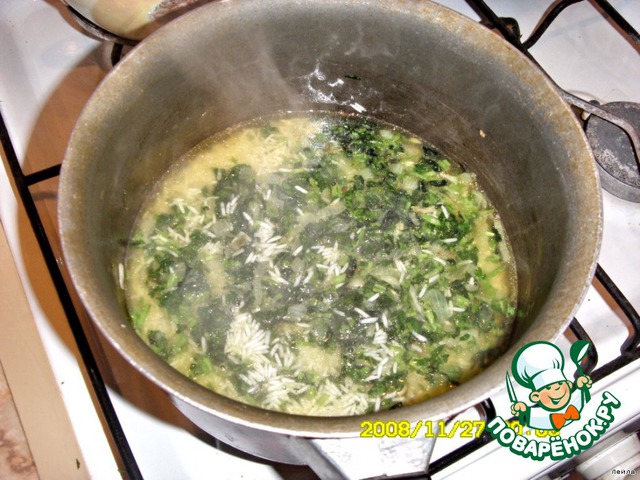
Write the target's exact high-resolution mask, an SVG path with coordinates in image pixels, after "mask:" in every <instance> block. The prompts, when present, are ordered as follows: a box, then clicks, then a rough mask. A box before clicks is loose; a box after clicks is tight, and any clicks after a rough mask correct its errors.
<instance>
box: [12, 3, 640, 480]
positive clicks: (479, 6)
mask: <svg viewBox="0 0 640 480" xmlns="http://www.w3.org/2000/svg"><path fill="white" fill-rule="evenodd" d="M580 1H583V0H564V1H560V2H557V3H555V4H554V6H553V8H551V9H550V10H549V11H548V12H547V14H546V15H545V17H544V18H543V19H542V20H541V21H540V22H539V24H538V27H537V28H536V30H535V31H534V32H533V33H532V35H531V36H530V37H529V39H527V40H525V41H524V42H522V41H521V40H520V29H519V27H518V23H517V21H516V20H514V19H512V18H509V19H507V18H501V17H499V16H498V15H496V13H495V12H494V11H493V10H492V9H491V8H490V7H489V6H488V5H487V4H486V3H485V2H484V1H483V0H467V2H468V3H469V4H470V5H471V6H472V7H473V8H474V9H475V10H476V11H477V12H478V13H479V15H480V16H481V17H482V18H483V19H484V21H483V23H484V24H485V25H486V26H488V27H489V28H492V29H495V30H497V31H498V32H500V34H501V35H502V36H504V37H505V39H506V40H508V41H509V42H510V43H512V44H513V45H514V46H515V47H516V48H518V49H519V50H520V51H522V52H523V53H524V54H525V55H527V56H528V57H529V58H531V59H532V60H533V61H534V62H535V59H533V58H532V57H531V55H530V54H529V52H528V50H529V48H531V47H532V46H533V45H534V44H535V43H536V42H537V41H538V39H539V38H540V37H541V36H542V35H543V34H544V32H545V31H546V29H547V28H548V26H549V25H550V24H551V23H552V22H553V20H554V19H555V18H556V17H557V16H558V15H560V14H561V13H562V11H563V10H564V9H565V8H567V7H569V6H570V5H572V4H575V3H578V2H580ZM595 3H596V4H597V5H598V7H599V8H600V9H602V11H604V12H605V13H606V14H607V15H608V16H609V17H610V18H611V19H612V20H613V22H614V23H615V24H616V25H617V26H618V28H619V31H621V32H622V34H623V35H626V37H628V39H629V41H630V42H633V43H635V44H636V45H640V36H639V35H638V32H636V31H635V30H634V29H633V27H632V26H631V25H630V24H629V23H628V22H627V21H626V20H625V19H624V18H623V17H622V16H621V15H620V14H619V13H618V12H617V11H616V10H615V9H613V7H612V6H611V5H610V4H609V3H608V2H606V1H605V0H595ZM121 51H122V46H121V45H116V46H115V48H114V55H113V61H114V63H116V62H117V60H118V59H119V56H120V53H121ZM565 93H566V92H565ZM565 99H567V101H569V103H571V104H572V105H574V106H576V107H578V108H580V109H582V110H583V111H585V112H587V113H589V114H592V115H596V116H598V117H601V118H605V119H606V120H608V121H612V122H613V123H615V124H617V125H620V126H621V127H622V128H623V129H625V131H627V129H629V128H630V126H629V125H627V124H625V122H620V121H619V119H618V118H616V117H615V116H612V115H611V114H610V113H609V112H607V111H606V110H603V109H601V108H600V107H598V106H596V105H592V104H590V103H589V102H587V101H585V100H582V99H579V98H577V97H574V96H573V95H570V94H568V93H566V96H565ZM621 123H622V125H621ZM627 133H628V134H629V135H630V136H633V135H634V133H635V136H636V141H635V152H636V155H638V151H639V150H640V145H639V144H638V141H637V132H634V131H633V128H632V127H631V128H630V130H629V131H627ZM0 140H1V142H2V146H3V148H4V151H5V154H6V157H7V162H8V164H9V168H10V170H11V175H12V176H13V179H14V181H15V184H16V188H17V190H18V193H19V195H20V199H21V201H22V203H23V205H24V207H25V210H26V212H27V216H28V218H29V221H30V223H31V227H32V229H33V231H34V233H35V235H36V238H37V241H38V244H39V247H40V249H41V251H42V254H43V256H44V259H45V262H46V264H47V267H48V270H49V273H50V275H51V277H52V280H53V283H54V285H55V288H56V291H57V294H58V296H59V297H60V301H61V304H62V307H63V309H64V311H65V314H66V316H67V320H68V322H69V325H70V327H71V330H72V332H73V335H74V338H75V341H76V343H77V346H78V350H79V352H80V355H81V357H82V361H83V362H84V365H85V368H86V371H87V372H88V375H89V378H90V382H91V387H92V388H93V390H94V393H95V397H96V399H97V402H98V405H99V408H100V409H101V413H102V415H103V418H104V419H105V423H106V425H107V427H108V430H109V434H110V436H111V439H112V441H113V444H114V445H115V448H116V450H117V452H116V453H117V455H118V456H119V457H120V462H121V464H122V465H123V467H124V469H125V472H126V476H127V478H131V479H140V478H142V474H141V472H140V470H139V468H138V465H137V462H136V459H135V457H134V455H133V453H132V451H131V448H130V446H129V444H128V441H127V438H126V436H125V434H124V431H123V429H122V426H121V424H120V421H119V419H118V416H117V414H116V412H115V409H114V407H113V404H112V402H111V399H110V397H109V394H108V391H107V388H106V386H105V382H104V380H103V378H102V375H101V374H100V372H99V370H98V366H97V362H96V357H95V355H94V352H92V350H91V347H90V342H89V337H88V335H87V333H86V332H85V331H84V329H83V326H82V323H81V321H80V317H79V315H78V312H77V311H76V307H75V305H74V303H73V301H72V297H71V294H70V290H69V288H68V286H67V284H66V282H65V280H64V277H63V274H62V271H61V269H60V266H59V264H58V260H57V259H56V256H55V253H54V251H53V248H52V243H51V241H50V239H49V238H48V236H47V233H46V231H45V229H44V226H43V223H42V221H41V218H40V215H39V213H38V211H37V208H36V205H35V202H34V197H33V195H32V194H31V191H30V187H31V186H32V185H34V184H36V183H39V182H42V181H44V180H47V179H50V178H54V177H56V176H57V175H59V172H60V165H56V166H53V167H50V168H46V169H43V170H40V171H37V172H34V173H31V174H29V175H25V174H24V172H23V170H22V167H21V165H20V162H19V160H18V158H17V155H16V153H15V149H14V147H13V144H12V142H11V139H10V136H9V133H8V130H7V128H6V124H5V122H4V119H3V118H2V116H1V115H0ZM596 278H597V280H598V282H600V284H601V285H602V286H603V287H604V289H605V290H606V291H607V292H608V293H609V295H611V297H612V298H613V300H614V301H615V302H616V304H617V305H618V306H619V308H620V310H621V311H622V312H623V313H624V315H625V316H626V317H627V319H628V320H629V323H630V325H631V329H630V330H631V333H630V335H629V337H628V338H627V339H626V340H625V342H624V343H623V345H622V346H621V347H620V355H619V356H617V357H616V358H615V359H613V360H611V361H610V362H608V363H607V364H605V365H603V366H601V367H599V368H598V369H596V370H593V368H594V367H595V365H596V364H597V359H598V354H597V345H594V344H593V342H592V348H591V349H590V353H589V357H588V358H587V361H586V365H585V366H584V370H585V372H586V373H589V374H590V376H591V378H592V379H593V380H594V382H595V381H598V380H601V379H602V378H604V377H606V376H608V375H610V374H612V373H614V372H616V371H617V370H619V369H620V368H622V367H623V366H625V365H628V364H629V363H631V362H633V361H634V360H636V359H638V358H639V357H640V348H639V345H640V316H639V315H638V312H637V311H636V310H635V308H634V307H633V306H632V305H631V303H630V302H629V301H628V299H627V298H626V297H625V296H624V295H623V294H622V292H621V291H620V290H619V289H618V287H617V286H616V284H615V282H613V281H612V280H611V278H609V276H608V275H607V274H606V272H605V271H604V270H603V269H602V268H601V267H600V266H598V267H597V270H596ZM570 328H571V331H572V332H573V333H574V335H575V336H576V337H577V338H578V339H584V340H590V338H589V336H588V334H587V333H586V331H585V330H584V329H583V328H582V326H581V325H580V323H579V322H578V321H577V320H575V319H574V320H573V322H572V323H571V325H570ZM475 408H476V409H477V410H478V412H480V415H481V418H482V419H483V420H485V421H487V422H490V421H491V420H492V419H493V418H495V416H496V411H495V408H494V406H493V403H492V401H491V399H486V400H484V401H483V402H481V403H480V404H478V405H476V407H475ZM491 441H493V438H492V437H491V436H490V435H489V434H488V433H487V432H486V431H485V432H483V434H482V435H481V436H480V437H478V438H475V439H473V440H472V441H470V442H468V443H467V444H465V445H463V446H462V447H460V448H458V449H457V450H455V451H453V452H450V453H449V454H447V455H445V456H444V457H441V458H439V459H437V460H436V461H434V462H432V463H431V465H430V467H429V475H428V474H426V473H425V474H421V475H417V476H410V477H406V476H405V477H402V478H430V475H432V474H435V473H437V472H440V471H442V470H444V469H446V468H447V467H449V466H451V465H452V464H453V463H455V462H457V461H459V460H461V459H463V458H464V457H466V456H467V455H469V454H471V453H473V452H475V451H476V450H478V449H480V448H481V447H483V446H484V445H486V444H488V443H490V442H491Z"/></svg>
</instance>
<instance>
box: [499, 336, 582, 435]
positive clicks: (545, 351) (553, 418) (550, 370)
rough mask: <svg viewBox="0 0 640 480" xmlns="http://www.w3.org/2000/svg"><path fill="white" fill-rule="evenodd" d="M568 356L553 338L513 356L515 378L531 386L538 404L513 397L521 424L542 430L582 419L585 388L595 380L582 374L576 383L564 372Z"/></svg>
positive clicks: (532, 396)
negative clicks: (564, 354) (551, 340)
mask: <svg viewBox="0 0 640 480" xmlns="http://www.w3.org/2000/svg"><path fill="white" fill-rule="evenodd" d="M563 368H564V357H563V356H562V352H561V351H560V349H559V348H558V347H556V346H555V345H553V344H552V343H549V342H533V343H530V344H528V345H526V346H525V347H523V348H522V349H520V350H519V351H518V353H517V354H516V355H515V357H513V362H512V364H511V371H512V373H513V376H514V378H515V380H516V381H517V382H518V383H519V384H520V385H522V386H523V387H525V388H528V389H529V390H531V394H530V395H529V400H531V401H532V402H533V403H534V404H537V405H533V406H528V405H526V404H525V403H524V402H520V401H517V400H516V399H515V397H514V398H511V401H512V402H514V403H513V404H512V405H511V413H512V414H513V415H516V416H518V418H519V419H520V423H521V424H526V425H528V426H529V427H531V428H535V429H538V430H560V429H561V428H562V427H564V426H565V425H567V424H568V423H570V422H572V421H574V420H578V419H579V418H580V412H581V411H582V407H583V406H584V403H585V400H584V399H585V395H584V394H583V391H587V390H588V389H589V388H591V385H592V381H591V379H590V378H589V377H588V376H586V375H581V376H580V377H578V379H577V380H576V384H575V387H574V385H573V384H572V383H571V382H570V381H569V380H567V378H566V377H565V375H564V372H563Z"/></svg>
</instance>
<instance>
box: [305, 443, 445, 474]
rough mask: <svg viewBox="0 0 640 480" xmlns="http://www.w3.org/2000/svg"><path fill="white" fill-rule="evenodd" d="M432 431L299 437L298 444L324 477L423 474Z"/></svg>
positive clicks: (313, 468)
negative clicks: (420, 434) (401, 435)
mask: <svg viewBox="0 0 640 480" xmlns="http://www.w3.org/2000/svg"><path fill="white" fill-rule="evenodd" d="M434 433H436V434H435V435H434V436H433V437H429V438H397V437H396V438H389V437H383V438H360V437H356V438H315V439H308V438H306V439H304V438H301V439H300V443H299V445H298V447H299V448H300V454H301V457H302V458H303V459H304V460H305V461H306V463H307V464H308V465H309V466H310V467H311V469H312V470H313V471H314V472H315V473H316V474H317V475H318V476H319V477H320V478H322V479H326V480H362V479H371V478H384V477H394V476H401V475H411V474H425V473H427V470H428V468H429V461H430V459H431V453H432V452H433V447H434V446H435V442H436V438H437V432H434Z"/></svg>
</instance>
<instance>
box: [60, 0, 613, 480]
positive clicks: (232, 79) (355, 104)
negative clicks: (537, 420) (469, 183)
mask: <svg viewBox="0 0 640 480" xmlns="http://www.w3.org/2000/svg"><path fill="white" fill-rule="evenodd" d="M307 109H315V110H344V111H354V110H358V111H360V110H362V109H366V112H365V114H366V115H370V116H372V117H375V118H379V119H381V120H384V121H387V122H390V123H393V124H396V125H399V126H401V127H404V128H406V129H407V130H409V131H411V132H414V133H416V134H418V135H420V136H421V137H423V138H425V139H427V141H429V142H430V143H432V144H434V146H436V147H437V148H439V149H440V150H441V151H443V152H445V153H446V154H447V155H449V156H450V157H452V158H454V159H457V160H458V161H460V162H461V163H463V164H464V165H465V166H466V167H467V168H468V169H469V170H471V171H473V172H475V173H476V174H477V175H478V178H479V181H480V183H481V185H482V187H483V188H484V190H485V191H486V192H487V194H488V195H489V197H490V198H491V200H492V201H493V202H494V203H495V205H496V206H497V208H498V211H499V212H500V214H501V216H502V218H503V221H504V224H505V228H506V230H507V232H508V235H509V237H510V239H511V242H512V246H513V251H514V254H515V258H516V264H517V272H518V278H519V283H518V302H519V309H518V312H519V313H518V318H517V321H516V327H515V330H514V332H513V337H512V340H511V344H510V347H509V348H508V350H507V351H506V353H505V354H504V355H503V356H502V357H501V358H500V359H498V360H497V361H496V362H495V363H494V364H493V365H491V366H490V367H489V368H487V369H486V370H484V371H483V372H482V373H481V374H479V375H478V376H476V377H475V378H473V379H471V380H470V381H468V382H466V383H464V384H463V385H461V386H459V387H457V388H456V389H454V390H451V391H449V392H448V393H446V394H443V395H441V396H439V397H437V398H434V399H431V400H428V401H426V402H424V403H421V404H418V405H413V406H409V407H404V408H400V409H396V410H392V411H387V412H380V413H376V414H372V415H368V416H357V417H336V418H316V417H303V416H294V415H287V414H282V413H277V412H270V411H264V410H261V409H258V408H254V407H250V406H247V405H243V404H240V403H238V402H235V401H232V400H230V399H227V398H225V397H222V396H220V395H217V394H215V393H213V392H210V391H208V390H206V389H204V388H203V387H201V386H199V385H197V384H196V383H194V382H191V381H190V380H188V379H187V378H186V377H183V376H182V375H181V374H179V373H178V372H177V371H175V370H173V369H172V368H171V367H169V366H168V365H167V364H165V363H164V361H162V360H161V359H160V358H159V357H157V356H156V355H155V354H154V353H153V352H152V351H151V350H150V349H149V348H147V346H146V345H145V344H144V343H143V342H142V341H141V340H140V339H139V338H138V337H137V335H136V334H135V332H134V331H133V328H132V327H131V325H130V324H129V321H128V320H127V316H126V314H125V311H124V309H123V301H122V292H121V291H120V289H119V287H118V282H117V281H116V277H117V273H116V267H115V266H116V265H117V264H118V262H120V261H121V260H122V258H123V255H124V248H125V245H126V243H127V240H128V237H129V233H130V231H131V228H132V224H133V222H134V220H135V217H136V214H137V212H138V209H139V207H140V205H141V202H142V201H143V199H144V198H145V196H146V195H147V193H148V192H149V190H150V188H151V187H152V186H153V184H154V183H155V182H156V180H158V178H159V177H160V176H161V175H162V173H163V172H164V171H165V170H166V169H167V167H168V166H169V165H170V164H171V163H172V162H173V161H174V160H175V159H176V157H177V156H178V155H180V154H182V153H184V152H185V151H186V150H187V149H189V148H190V147H192V146H194V145H195V144H197V143H198V142H200V141H201V140H203V139H204V138H206V137H208V136H209V135H211V134H212V133H214V132H217V131H220V130H222V129H224V128H226V127H228V126H231V125H235V124H237V123H239V122H242V121H245V120H248V119H252V118H255V117H259V116H262V115H265V114H272V113H274V112H280V111H286V110H297V111H300V110H307ZM60 182H61V184H60V196H59V209H60V211H59V215H60V229H61V238H62V244H63V248H64V253H65V258H66V263H67V266H68V269H69V271H70V273H71V276H72V279H73V282H74V284H75V286H76V287H77V290H78V292H79V294H80V296H81V298H82V299H83V301H84V303H85V305H86V307H87V309H88V311H89V312H90V314H91V316H92V317H93V319H94V320H95V323H96V324H97V325H98V326H99V327H100V329H101V331H102V332H103V334H104V335H105V336H106V337H107V338H108V339H109V340H111V342H112V343H113V345H115V347H116V349H117V350H119V351H120V353H121V354H122V355H123V356H124V357H126V358H127V359H128V360H129V362H131V364H132V365H134V366H135V367H136V368H137V369H139V370H140V371H141V372H142V373H143V374H145V375H146V376H148V377H149V378H150V379H151V380H153V381H154V382H156V383H157V384H158V385H160V386H161V387H162V388H163V389H164V390H165V391H166V392H168V394H169V395H170V396H171V398H172V399H173V401H174V402H175V404H176V405H177V407H178V408H179V409H180V410H181V411H182V412H183V413H184V414H185V415H186V416H187V417H189V418H190V419H191V420H192V421H193V422H195V423H196V424H197V425H199V426H200V427H201V428H203V429H204V430H206V431H208V432H210V433H211V434H213V435H214V436H216V437H218V438H219V439H221V440H222V441H224V442H227V443H229V444H231V445H233V446H235V447H237V448H239V449H242V450H244V451H247V452H249V453H252V454H255V455H258V456H261V457H265V458H269V459H273V460H277V461H281V462H289V463H309V464H311V465H312V466H313V467H314V468H315V469H316V470H317V471H319V472H321V474H322V475H324V476H328V477H332V476H337V475H339V474H346V475H349V476H358V475H360V474H361V473H362V472H360V471H358V472H352V471H349V469H350V468H351V467H350V466H348V464H349V462H344V461H343V460H344V459H343V458H342V457H344V456H349V455H358V454H360V453H362V452H364V451H366V450H367V449H374V450H375V452H377V453H375V454H371V455H370V456H369V457H367V458H368V460H367V461H365V462H360V463H361V464H362V463H364V464H365V465H360V466H359V468H360V467H363V468H366V467H368V466H369V465H374V464H375V462H376V461H377V460H374V459H375V458H383V461H387V460H389V459H390V460H389V461H390V463H391V464H393V463H394V461H393V460H394V458H396V453H398V451H400V450H397V449H399V448H403V449H407V448H408V449H409V451H413V450H415V452H414V453H413V454H411V455H413V457H414V458H416V459H417V463H421V462H422V463H424V462H425V461H426V460H425V459H428V453H429V449H430V444H429V443H424V441H418V440H416V441H411V442H404V443H405V444H407V445H405V446H402V445H398V444H399V443H402V442H399V441H397V442H394V441H392V440H393V439H386V440H380V441H374V440H373V439H360V438H358V437H359V434H360V431H361V422H362V421H363V420H364V419H369V420H382V421H390V420H395V421H400V420H408V421H412V422H414V421H418V420H425V419H432V420H433V419H440V418H444V417H447V416H450V415H452V414H454V413H457V412H460V411H462V410H464V409H466V408H467V407H469V406H471V405H474V404H476V403H477V402H479V401H481V400H483V399H485V398H486V397H488V396H489V395H491V394H492V393H494V392H495V391H497V390H499V389H501V388H503V385H504V375H505V371H507V370H508V369H509V367H510V363H511V359H512V358H513V355H514V353H515V352H516V351H517V349H518V348H519V347H521V346H522V345H524V344H525V343H527V342H530V341H534V340H541V339H546V340H553V339H555V338H556V337H557V336H559V335H560V334H561V333H562V331H563V330H564V328H565V327H566V326H567V324H568V322H569V321H570V320H571V319H572V317H573V315H574V313H575V311H576V310H577V308H578V305H579V303H580V302H581V300H582V299H583V296H584V294H585V292H586V289H587V287H588V285H589V283H590V280H591V276H592V274H593V271H594V268H595V262H596V257H597V253H598V249H599V245H600V240H601V198H600V189H599V184H598V178H597V174H596V168H595V166H594V162H593V159H592V155H591V153H590V149H589V147H588V144H587V142H586V140H585V136H584V135H583V133H582V130H581V129H580V126H579V124H578V122H577V121H576V119H575V118H574V115H573V114H572V112H571V111H570V109H569V108H568V106H567V105H566V104H565V103H564V102H563V101H562V99H561V97H560V96H559V94H558V93H557V91H556V89H555V87H554V86H553V85H552V84H551V83H550V82H549V81H548V80H547V79H546V78H545V77H544V75H543V74H541V73H540V71H539V70H538V69H537V68H536V67H535V66H533V65H532V64H531V63H530V62H529V61H528V60H527V59H526V58H524V57H523V56H522V55H520V54H519V53H518V52H516V51H515V50H514V49H513V48H511V47H510V46H509V45H508V44H506V42H504V41H503V40H502V39H500V38H499V37H498V36H496V35H495V34H493V33H492V32H490V31H489V30H487V29H485V28H484V27H482V26H480V25H479V24H476V23H475V22H473V21H471V20H469V19H467V18H465V17H463V16H461V15H459V14H456V13H454V12H452V11H450V10H448V9H446V8H443V7H441V6H438V5H435V4H432V3H430V2H425V1H413V0H394V1H387V2H379V1H377V0H324V1H317V0H308V1H301V0H277V1H276V0H271V1H267V0H263V1H260V0H258V1H256V0H230V1H227V2H220V3H213V4H209V5H206V6H204V7H202V8H200V9H198V10H196V11H194V12H193V13H189V14H187V15H185V16H183V17H181V18H179V19H177V20H175V21H174V22H172V23H170V24H169V25H167V26H165V27H163V28H162V29H160V30H159V31H158V32H156V33H155V34H153V35H152V36H150V37H148V38H147V39H146V40H145V41H143V42H142V43H141V44H140V45H139V46H138V47H136V48H135V49H134V50H132V51H131V52H130V53H129V54H128V55H127V57H126V58H125V59H124V60H123V61H122V62H121V63H120V64H119V65H118V66H117V68H115V69H114V70H113V71H112V72H111V73H110V74H109V75H108V76H107V78H106V79H105V80H104V82H103V83H102V84H101V86H100V87H99V88H98V90H97V91H96V92H95V95H94V96H93V97H92V98H91V100H90V101H89V102H88V104H87V106H86V108H85V110H84V112H83V113H82V115H81V117H80V120H79V121H78V124H77V126H76V128H75V131H74V133H73V136H72V138H71V141H70V144H69V147H68V151H67V154H66V158H65V160H64V163H63V168H62V175H61V180H60ZM336 439H337V443H336ZM352 446H353V447H354V448H351V447H352ZM411 449H413V450H411ZM379 450H382V451H383V452H386V453H384V454H383V455H381V454H380V451H379ZM403 451H406V450H403ZM332 452H333V453H332ZM336 452H337V454H336ZM411 455H410V456H411ZM327 456H331V457H333V459H332V460H330V461H326V460H325V459H326V458H327ZM338 457H339V458H338ZM350 458H355V457H350ZM403 462H404V463H406V460H404V461H403ZM351 463H353V462H351ZM345 465H347V466H345ZM423 467H424V465H421V466H420V468H423ZM371 468H374V467H373V466H372V467H371ZM375 468H378V466H376V467H375ZM380 468H383V469H386V473H389V472H395V470H393V468H394V467H393V466H392V467H388V466H384V465H383V466H382V467H380ZM414 468H416V467H415V466H414ZM338 472H341V473H338ZM345 472H346V473H345ZM362 474H363V475H365V473H362ZM366 474H371V472H369V471H367V472H366Z"/></svg>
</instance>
